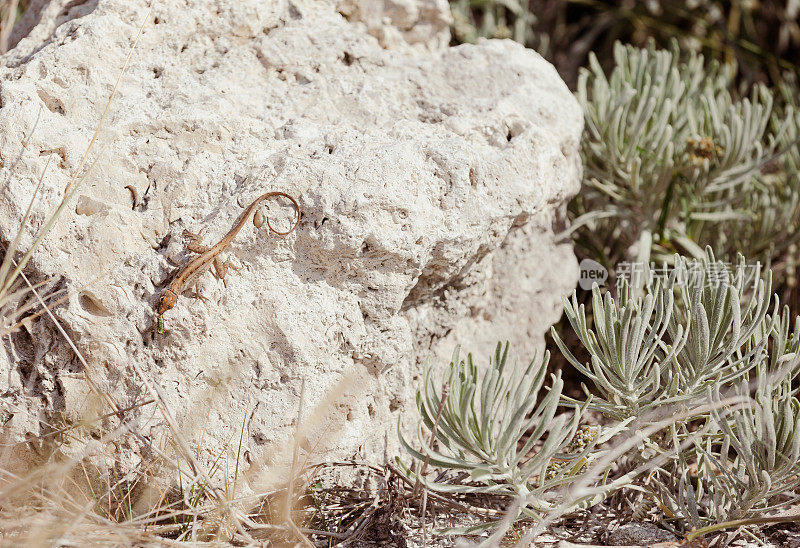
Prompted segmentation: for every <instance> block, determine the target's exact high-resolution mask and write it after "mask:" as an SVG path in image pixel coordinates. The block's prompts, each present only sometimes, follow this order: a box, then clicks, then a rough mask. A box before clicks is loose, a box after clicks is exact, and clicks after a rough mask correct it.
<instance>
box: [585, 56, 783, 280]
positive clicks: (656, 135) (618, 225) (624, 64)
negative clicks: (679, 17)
mask: <svg viewBox="0 0 800 548" xmlns="http://www.w3.org/2000/svg"><path fill="white" fill-rule="evenodd" d="M614 59H615V62H616V66H615V67H614V69H613V70H612V71H611V73H610V75H609V76H608V77H607V76H606V74H605V72H604V71H603V69H602V68H601V66H600V64H599V62H598V61H597V59H596V58H595V57H594V56H591V57H590V66H589V68H588V69H583V70H582V72H581V75H580V77H579V80H578V90H577V97H578V100H579V101H580V103H581V104H582V105H583V108H584V112H585V115H586V134H585V136H584V141H583V159H584V170H585V181H584V182H585V187H584V190H583V191H582V193H581V195H580V196H579V197H578V198H577V199H576V200H575V201H574V202H573V204H572V206H571V210H572V214H573V216H574V217H575V224H574V226H576V227H577V232H576V242H577V243H578V245H580V246H581V247H583V248H584V251H586V252H588V253H590V254H591V255H592V256H593V257H594V258H596V259H598V260H600V261H601V262H603V263H604V264H606V265H608V266H609V267H613V266H614V265H616V264H617V263H618V262H620V261H623V260H632V259H634V258H635V253H636V252H637V247H636V245H635V244H637V243H638V242H639V241H640V240H642V239H644V240H645V241H648V242H652V244H651V245H650V247H651V249H650V250H649V255H650V256H652V257H653V258H654V259H656V260H658V261H659V262H661V261H663V260H666V261H669V260H671V259H672V256H673V254H674V252H675V251H682V252H684V253H686V254H689V255H692V256H694V257H697V258H700V257H702V256H703V245H704V244H706V243H707V244H710V245H712V246H713V247H714V249H715V251H717V253H718V255H720V256H724V257H732V256H733V255H734V254H735V252H736V251H742V252H744V253H745V254H746V255H747V256H749V257H751V258H763V254H760V253H759V254H755V253H752V251H756V250H753V249H751V246H749V245H748V246H745V247H740V248H736V247H735V245H739V244H742V241H741V239H739V238H737V236H736V231H735V229H736V228H738V227H739V226H741V225H744V223H745V222H747V223H752V222H754V221H755V220H756V219H754V217H755V216H757V215H758V214H759V212H763V215H765V216H764V217H763V219H762V220H763V221H767V222H766V223H765V224H764V226H761V227H760V228H759V230H760V232H761V234H762V240H764V241H766V240H768V239H769V237H770V236H777V235H778V234H780V233H781V231H783V230H784V229H785V226H784V225H782V224H781V223H779V222H777V221H778V220H780V219H775V221H776V222H773V223H770V222H768V221H769V215H768V212H769V209H768V208H767V207H766V206H767V205H768V204H769V203H770V200H772V201H773V202H774V201H775V200H779V201H782V202H783V201H789V202H792V200H794V196H795V194H796V191H792V190H791V189H790V190H789V191H787V192H785V193H784V194H785V195H775V194H770V193H765V189H767V188H768V187H769V185H767V184H766V183H765V181H764V177H762V171H763V170H764V168H765V166H767V164H768V163H769V162H770V161H771V160H773V159H774V158H775V156H776V154H778V153H779V152H781V151H783V150H784V149H785V148H789V147H790V146H791V145H792V141H791V138H790V132H791V131H792V128H793V127H794V128H795V129H796V123H795V121H794V119H793V118H791V117H784V118H782V119H781V118H779V117H776V116H773V103H774V99H773V96H772V94H771V92H770V91H769V90H768V89H767V88H765V87H764V86H755V87H754V89H753V92H752V93H751V94H750V96H749V97H747V98H743V99H738V98H737V97H736V96H735V95H734V94H733V93H732V92H731V88H732V87H733V86H732V77H733V72H734V71H733V69H732V68H731V67H727V66H721V65H719V64H717V63H711V64H708V65H706V64H705V63H704V60H703V57H702V56H700V55H696V54H694V53H690V54H688V55H686V56H685V57H684V58H682V57H681V55H680V53H679V51H678V49H677V46H674V47H673V48H672V50H656V49H655V48H654V47H653V46H652V45H651V46H650V47H648V48H647V49H638V48H634V47H630V46H623V45H621V44H617V45H616V47H615V49H614ZM754 203H758V204H761V205H760V207H759V208H758V209H757V211H754V210H753V205H754ZM789 209H791V208H789ZM609 242H611V243H609ZM754 243H755V242H754ZM762 251H763V250H762Z"/></svg>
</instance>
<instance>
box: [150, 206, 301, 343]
mask: <svg viewBox="0 0 800 548" xmlns="http://www.w3.org/2000/svg"><path fill="white" fill-rule="evenodd" d="M278 196H282V197H284V198H286V199H288V200H289V201H290V202H292V206H294V210H295V214H296V218H295V221H294V224H293V225H292V227H291V228H290V229H289V230H287V231H286V232H280V231H279V230H275V228H274V227H273V226H272V225H271V224H270V223H269V217H267V218H266V222H267V227H268V228H269V229H270V230H271V231H272V232H274V233H275V234H278V235H279V236H285V235H286V234H289V233H290V232H292V231H293V230H294V229H295V228H297V225H298V223H299V222H300V206H299V205H298V204H297V201H296V200H295V199H294V198H292V197H291V196H289V195H288V194H285V193H283V192H267V193H266V194H262V195H261V196H259V197H258V198H256V199H255V200H253V203H251V204H250V205H249V206H247V208H246V209H245V210H244V211H243V212H242V214H241V215H239V218H237V219H236V221H235V222H234V223H233V226H232V227H231V229H230V230H229V231H228V233H227V234H225V236H223V237H222V239H221V240H220V241H219V242H217V243H216V244H215V245H212V246H210V247H209V246H205V245H203V244H202V243H200V236H198V235H195V234H192V233H190V232H188V231H186V234H187V235H188V236H190V237H191V239H192V240H191V241H190V242H189V244H188V245H187V246H186V247H187V249H188V250H189V251H192V252H194V253H199V255H198V256H197V257H195V258H194V259H192V260H191V261H189V262H188V263H186V264H185V265H184V266H183V267H182V268H181V269H180V270H179V271H178V272H177V274H175V277H174V278H172V281H171V282H170V284H169V285H168V286H167V287H166V288H164V291H162V292H161V297H160V298H159V299H158V307H157V308H156V312H157V313H158V333H159V334H161V333H164V313H165V312H166V311H167V310H169V309H170V308H172V307H173V306H175V302H176V301H177V300H178V296H179V295H180V294H181V293H182V292H183V290H184V289H185V288H186V287H188V286H190V285H192V284H193V283H194V284H196V283H197V280H198V279H199V278H200V276H202V275H203V274H204V273H205V272H206V271H208V270H209V269H210V268H211V265H214V275H215V276H216V277H217V278H218V279H220V280H223V282H224V278H225V272H227V270H228V267H230V266H231V264H230V259H228V260H227V261H225V262H223V261H220V257H219V256H220V253H222V252H223V251H224V250H225V249H226V248H227V247H228V245H230V243H231V241H232V240H233V238H234V237H236V234H238V233H239V231H240V230H241V229H242V227H243V226H244V225H245V223H246V222H247V220H248V219H249V218H250V216H251V215H253V214H254V213H255V211H256V209H257V208H258V206H259V204H261V202H263V201H264V200H267V199H269V198H275V197H278ZM201 232H202V231H201ZM197 295H198V297H199V298H201V299H202V295H201V294H200V293H199V292H198V293H197Z"/></svg>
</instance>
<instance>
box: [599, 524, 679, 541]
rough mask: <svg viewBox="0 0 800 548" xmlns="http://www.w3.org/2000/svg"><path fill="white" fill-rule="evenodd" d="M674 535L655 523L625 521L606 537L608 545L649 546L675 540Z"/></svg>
mask: <svg viewBox="0 0 800 548" xmlns="http://www.w3.org/2000/svg"><path fill="white" fill-rule="evenodd" d="M677 540H678V539H677V538H676V537H675V535H673V534H672V533H670V532H669V531H667V530H666V529H662V528H660V527H659V526H658V525H656V524H655V523H649V522H644V523H626V524H625V525H622V526H621V527H620V528H619V529H616V530H614V532H612V533H611V535H610V536H609V537H608V544H609V545H610V546H650V545H652V544H658V543H660V542H677Z"/></svg>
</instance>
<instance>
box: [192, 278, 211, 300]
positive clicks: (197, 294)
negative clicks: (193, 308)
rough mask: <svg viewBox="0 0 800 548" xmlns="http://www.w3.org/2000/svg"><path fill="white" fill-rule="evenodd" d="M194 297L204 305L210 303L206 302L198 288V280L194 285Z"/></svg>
mask: <svg viewBox="0 0 800 548" xmlns="http://www.w3.org/2000/svg"><path fill="white" fill-rule="evenodd" d="M194 296H195V297H197V298H198V299H200V300H201V301H203V302H204V303H206V304H208V303H210V302H211V301H210V300H208V298H207V297H205V296H204V295H203V290H202V289H201V288H200V281H199V280H198V281H197V282H196V283H195V284H194Z"/></svg>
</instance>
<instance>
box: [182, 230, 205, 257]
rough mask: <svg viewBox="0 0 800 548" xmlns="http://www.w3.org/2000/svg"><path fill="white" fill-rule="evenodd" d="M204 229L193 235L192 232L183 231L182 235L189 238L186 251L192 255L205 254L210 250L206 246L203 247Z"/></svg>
mask: <svg viewBox="0 0 800 548" xmlns="http://www.w3.org/2000/svg"><path fill="white" fill-rule="evenodd" d="M205 229H206V227H203V228H201V229H200V232H198V233H197V234H195V233H194V232H190V231H189V230H187V229H184V230H183V235H184V236H186V237H187V238H189V243H187V244H186V249H188V250H189V251H191V252H193V253H197V254H200V253H205V252H206V251H208V250H209V249H210V248H209V246H207V245H203V239H202V234H203V231H204V230H205Z"/></svg>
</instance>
